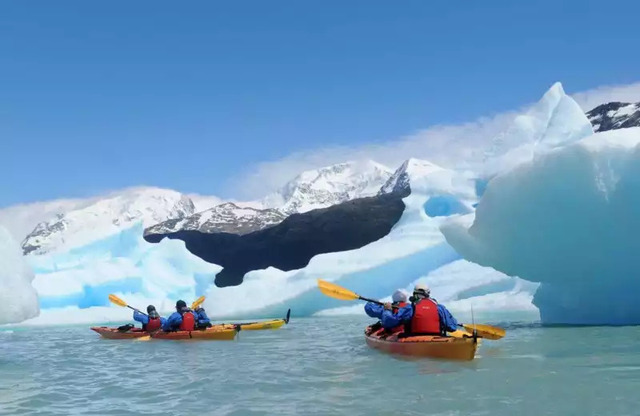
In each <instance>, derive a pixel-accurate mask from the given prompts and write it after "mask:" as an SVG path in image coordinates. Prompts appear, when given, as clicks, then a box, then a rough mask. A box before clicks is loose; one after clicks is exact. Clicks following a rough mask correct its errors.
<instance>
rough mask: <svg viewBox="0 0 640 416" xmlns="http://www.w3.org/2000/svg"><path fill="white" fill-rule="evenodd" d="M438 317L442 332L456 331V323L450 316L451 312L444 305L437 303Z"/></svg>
mask: <svg viewBox="0 0 640 416" xmlns="http://www.w3.org/2000/svg"><path fill="white" fill-rule="evenodd" d="M438 316H439V317H440V328H441V329H443V332H453V331H456V330H457V329H458V321H457V320H456V318H454V317H453V315H451V312H449V310H448V309H447V308H445V306H444V305H441V304H439V303H438Z"/></svg>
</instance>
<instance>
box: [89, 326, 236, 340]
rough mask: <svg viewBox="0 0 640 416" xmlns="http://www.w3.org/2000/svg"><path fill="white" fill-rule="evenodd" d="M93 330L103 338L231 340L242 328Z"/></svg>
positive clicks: (99, 328) (102, 328) (105, 328)
mask: <svg viewBox="0 0 640 416" xmlns="http://www.w3.org/2000/svg"><path fill="white" fill-rule="evenodd" d="M91 330H92V331H95V332H97V333H98V334H100V336H101V337H102V338H107V339H136V338H142V337H148V336H150V337H151V338H153V339H170V340H185V339H201V340H210V341H231V340H233V339H234V338H235V337H236V334H237V333H238V331H239V330H240V329H239V328H238V327H231V328H222V327H215V326H214V327H212V328H207V329H204V330H197V331H175V332H164V331H155V332H153V333H149V332H147V331H143V330H142V329H139V328H134V329H130V330H128V331H120V330H118V328H109V327H106V326H100V327H91Z"/></svg>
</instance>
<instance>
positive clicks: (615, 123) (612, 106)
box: [587, 102, 640, 133]
mask: <svg viewBox="0 0 640 416" xmlns="http://www.w3.org/2000/svg"><path fill="white" fill-rule="evenodd" d="M587 117H588V118H589V121H591V124H592V125H593V130H594V131H595V132H596V133H597V132H601V131H607V130H616V129H624V128H628V127H638V126H640V103H636V104H631V103H619V102H613V103H607V104H602V105H599V106H597V107H596V108H594V109H593V110H591V111H589V112H588V113H587Z"/></svg>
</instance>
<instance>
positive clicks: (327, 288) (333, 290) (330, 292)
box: [318, 279, 360, 300]
mask: <svg viewBox="0 0 640 416" xmlns="http://www.w3.org/2000/svg"><path fill="white" fill-rule="evenodd" d="M318 289H320V292H322V293H324V294H325V295H327V296H329V297H330V298H334V299H340V300H357V299H359V298H360V296H358V294H357V293H355V292H352V291H350V290H348V289H345V288H343V287H341V286H338V285H336V284H333V283H329V282H327V281H326V280H321V279H318Z"/></svg>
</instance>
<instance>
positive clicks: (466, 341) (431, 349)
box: [365, 327, 478, 361]
mask: <svg viewBox="0 0 640 416" xmlns="http://www.w3.org/2000/svg"><path fill="white" fill-rule="evenodd" d="M403 335H404V334H403V333H402V332H397V333H394V334H391V335H389V334H387V333H385V332H384V330H383V329H374V330H372V328H371V327H367V329H366V330H365V340H366V342H367V345H369V346H370V347H371V348H375V349H378V350H381V351H384V352H387V353H391V354H400V355H408V356H415V357H430V358H443V359H449V360H466V361H469V360H473V359H474V358H475V355H476V350H477V348H478V341H477V339H475V338H473V337H451V336H436V335H415V336H406V337H405V336H403Z"/></svg>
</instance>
